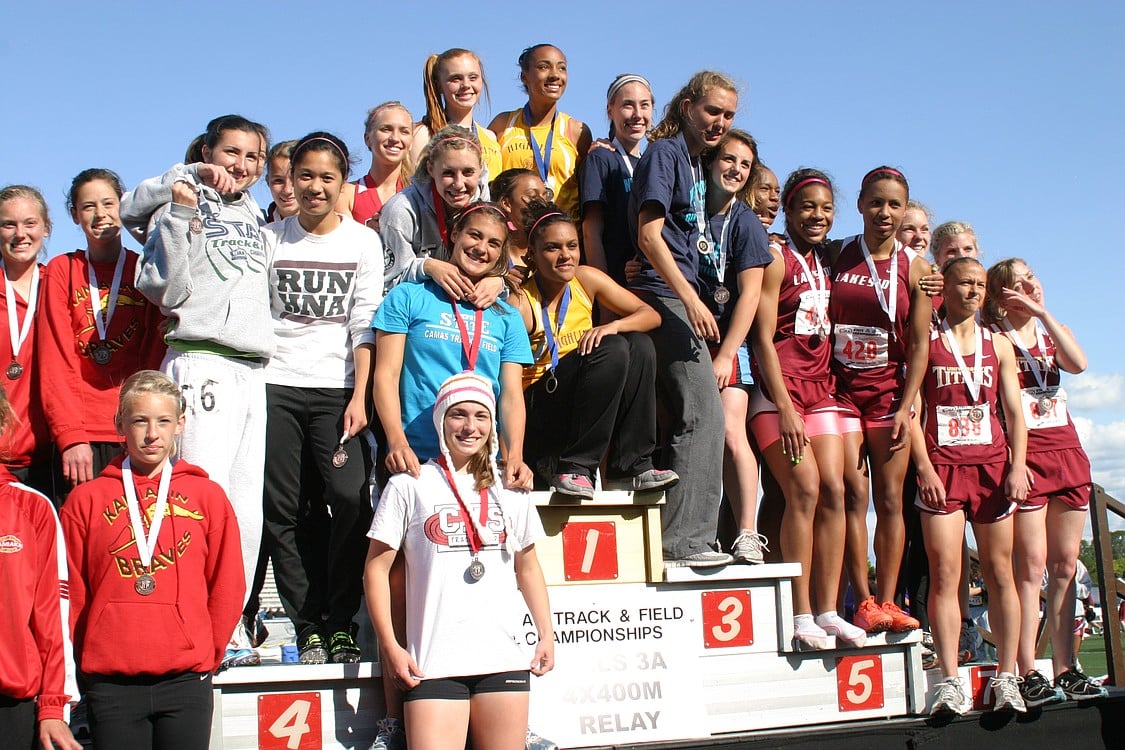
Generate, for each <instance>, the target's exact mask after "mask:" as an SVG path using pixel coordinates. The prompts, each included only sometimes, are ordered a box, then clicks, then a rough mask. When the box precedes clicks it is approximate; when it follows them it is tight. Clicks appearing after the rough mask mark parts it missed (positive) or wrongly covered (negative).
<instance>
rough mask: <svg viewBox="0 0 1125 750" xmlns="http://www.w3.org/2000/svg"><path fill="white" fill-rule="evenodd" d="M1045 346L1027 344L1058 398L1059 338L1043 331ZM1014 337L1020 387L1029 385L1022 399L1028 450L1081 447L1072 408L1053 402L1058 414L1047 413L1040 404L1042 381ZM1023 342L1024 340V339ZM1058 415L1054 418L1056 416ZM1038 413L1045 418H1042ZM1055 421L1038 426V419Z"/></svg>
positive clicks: (998, 326) (996, 330)
mask: <svg viewBox="0 0 1125 750" xmlns="http://www.w3.org/2000/svg"><path fill="white" fill-rule="evenodd" d="M992 331H993V332H994V333H996V334H1000V335H1006V334H1004V329H1003V327H1002V325H1001V324H997V323H993V324H992ZM1042 336H1043V338H1042V341H1043V346H1042V347H1040V346H1039V342H1038V341H1036V342H1035V343H1034V344H1033V345H1032V346H1030V347H1025V348H1026V349H1027V353H1028V354H1030V355H1031V357H1032V359H1034V360H1035V363H1036V364H1037V365H1038V366H1039V373H1040V375H1041V376H1042V378H1043V380H1044V382H1045V383H1046V386H1047V389H1048V395H1053V396H1055V397H1056V398H1058V394H1057V393H1051V391H1053V390H1054V389H1055V388H1058V386H1059V382H1060V380H1061V376H1060V373H1059V366H1058V363H1057V362H1056V361H1055V352H1056V351H1057V349H1056V347H1055V340H1054V339H1052V338H1051V334H1049V333H1047V332H1046V331H1042ZM1008 338H1009V340H1011V341H1012V348H1013V349H1015V351H1016V367H1017V368H1018V369H1019V376H1020V389H1021V390H1022V389H1027V390H1025V391H1024V393H1023V394H1021V397H1020V403H1021V406H1022V407H1023V410H1024V415H1023V416H1024V421H1025V422H1026V423H1027V427H1028V430H1027V452H1028V453H1037V452H1040V451H1057V450H1069V449H1071V448H1081V447H1082V443H1081V441H1080V440H1079V439H1078V430H1077V429H1075V427H1074V420H1072V419H1071V418H1070V412H1069V411H1066V413H1065V414H1063V413H1062V411H1063V410H1064V409H1062V408H1060V407H1059V406H1058V405H1053V406H1052V408H1053V409H1055V410H1056V411H1055V415H1051V414H1047V413H1043V412H1041V411H1040V408H1039V396H1040V395H1042V394H1039V393H1037V391H1038V389H1039V383H1038V381H1036V379H1035V374H1034V373H1033V372H1032V369H1031V363H1030V362H1028V361H1027V357H1025V356H1024V354H1023V352H1021V351H1020V348H1019V346H1018V345H1017V344H1016V342H1015V341H1014V340H1012V336H1008ZM1021 343H1022V342H1021ZM1064 403H1065V402H1064ZM1056 415H1057V418H1056V419H1051V417H1052V416H1056ZM1037 417H1040V418H1042V422H1040V419H1037ZM1063 417H1065V419H1066V423H1065V424H1061V422H1062V419H1063ZM1051 422H1059V424H1055V425H1053V426H1042V427H1037V426H1036V425H1037V423H1045V424H1050V423H1051Z"/></svg>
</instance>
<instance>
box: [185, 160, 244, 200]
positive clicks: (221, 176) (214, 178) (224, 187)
mask: <svg viewBox="0 0 1125 750" xmlns="http://www.w3.org/2000/svg"><path fill="white" fill-rule="evenodd" d="M195 176H196V178H197V179H198V180H199V181H200V182H201V183H203V184H204V185H206V186H207V187H209V188H214V189H215V190H216V191H218V193H219V195H229V194H230V193H233V192H234V187H235V184H236V183H235V181H234V178H233V177H231V175H230V172H228V171H227V170H225V169H223V168H222V167H218V166H215V165H214V164H207V163H204V162H201V163H199V164H196V165H195Z"/></svg>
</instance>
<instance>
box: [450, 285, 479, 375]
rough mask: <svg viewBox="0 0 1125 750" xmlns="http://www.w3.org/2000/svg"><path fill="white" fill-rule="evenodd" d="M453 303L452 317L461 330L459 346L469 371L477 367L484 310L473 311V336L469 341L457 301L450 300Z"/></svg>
mask: <svg viewBox="0 0 1125 750" xmlns="http://www.w3.org/2000/svg"><path fill="white" fill-rule="evenodd" d="M450 302H451V303H452V304H453V317H454V318H456V319H457V330H458V331H460V332H461V348H462V349H463V350H464V351H465V359H466V360H467V361H468V365H469V366H468V367H467V368H466V369H467V370H468V371H469V372H473V371H475V370H476V369H477V354H479V353H480V340H481V338H482V337H483V336H484V326H483V325H481V321H482V320H483V319H484V311H483V310H481V309H480V308H477V309H476V310H474V311H473V337H472V340H471V343H470V339H469V331H468V328H467V327H466V326H465V319H464V318H462V317H461V311H460V310H458V309H457V301H456V300H450Z"/></svg>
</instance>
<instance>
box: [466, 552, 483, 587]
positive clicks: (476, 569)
mask: <svg viewBox="0 0 1125 750" xmlns="http://www.w3.org/2000/svg"><path fill="white" fill-rule="evenodd" d="M465 575H467V576H468V577H469V579H470V581H471V582H472V583H476V582H477V581H479V580H480V579H482V578H484V563H482V562H481V561H480V560H479V559H477V558H475V557H474V558H473V561H472V562H471V563H469V567H468V568H467V569H466V570H465Z"/></svg>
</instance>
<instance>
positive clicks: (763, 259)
mask: <svg viewBox="0 0 1125 750" xmlns="http://www.w3.org/2000/svg"><path fill="white" fill-rule="evenodd" d="M728 215H729V216H730V224H729V226H728V227H727V237H726V243H725V244H723V243H722V240H721V239H720V238H721V237H722V232H723V222H724V221H726V217H727V216H728ZM707 223H708V225H709V226H710V227H711V237H712V239H714V241H715V244H716V247H715V250H714V251H712V256H713V257H715V258H717V257H718V254H719V253H725V254H726V256H727V259H726V268H725V269H723V270H724V280H723V286H725V287H726V288H727V290H728V291H729V292H730V299H729V300H728V301H727V302H726V303H724V304H720V303H718V302H716V301H715V290H716V289H717V288H718V287H719V279H718V275H717V273H716V267H715V266H714V265H712V264H711V263H709V262H708V261H707V258H704V257H702V256H701V257H700V261H699V296H700V297H701V298H702V299H703V301H704V303H706V305H707V308H708V309H709V310H710V311H711V312H712V313H714V314H715V318H716V319H717V320H718V321H719V331H720V332H722V333H726V330H727V326H729V325H730V316H731V314H732V313H733V312H734V303H735V302H737V301H738V274H739V273H741V272H742V271H745V270H746V269H747V268H764V267H765V266H768V265H769V264H770V262H771V261H772V260H773V255H771V254H770V238H769V235H768V234H766V230H765V227H763V226H762V222H761V221H759V219H758V215H757V214H755V213H754V212H753V211H752V210H750V206H748V205H746V204H745V203H743V202H742V201H740V200H737V199H736V200H735V201H734V203H732V204H731V207H730V211H729V212H728V213H727V214H716V215H714V216H711V217H709V218H708V220H707Z"/></svg>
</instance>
